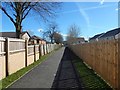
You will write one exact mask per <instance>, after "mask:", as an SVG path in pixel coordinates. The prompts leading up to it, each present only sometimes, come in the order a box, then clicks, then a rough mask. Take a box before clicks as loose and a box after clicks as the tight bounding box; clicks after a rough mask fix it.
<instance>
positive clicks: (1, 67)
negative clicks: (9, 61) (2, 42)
mask: <svg viewBox="0 0 120 90" xmlns="http://www.w3.org/2000/svg"><path fill="white" fill-rule="evenodd" d="M5 63H6V62H5V56H0V80H1V79H2V78H5V76H6V72H5V69H6V68H5Z"/></svg>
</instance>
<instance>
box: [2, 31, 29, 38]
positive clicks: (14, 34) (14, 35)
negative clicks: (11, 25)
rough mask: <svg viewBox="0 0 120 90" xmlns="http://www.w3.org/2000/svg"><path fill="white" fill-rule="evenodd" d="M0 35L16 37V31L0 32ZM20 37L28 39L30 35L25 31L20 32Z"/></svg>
mask: <svg viewBox="0 0 120 90" xmlns="http://www.w3.org/2000/svg"><path fill="white" fill-rule="evenodd" d="M0 37H9V38H17V36H16V32H0ZM20 37H21V38H22V39H24V40H29V39H30V37H31V36H30V34H29V33H28V32H27V31H25V32H22V33H21V35H20Z"/></svg>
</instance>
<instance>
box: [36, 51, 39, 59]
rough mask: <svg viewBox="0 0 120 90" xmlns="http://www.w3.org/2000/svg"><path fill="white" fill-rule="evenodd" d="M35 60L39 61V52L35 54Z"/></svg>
mask: <svg viewBox="0 0 120 90" xmlns="http://www.w3.org/2000/svg"><path fill="white" fill-rule="evenodd" d="M36 60H39V52H37V53H36Z"/></svg>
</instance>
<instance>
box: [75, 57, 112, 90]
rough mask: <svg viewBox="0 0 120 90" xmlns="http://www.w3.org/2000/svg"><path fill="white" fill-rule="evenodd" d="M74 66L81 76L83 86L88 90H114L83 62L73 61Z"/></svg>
mask: <svg viewBox="0 0 120 90" xmlns="http://www.w3.org/2000/svg"><path fill="white" fill-rule="evenodd" d="M73 64H74V66H75V68H76V70H77V72H78V74H79V76H80V81H81V85H82V87H83V88H85V90H86V89H90V88H92V89H95V88H97V89H99V90H106V89H110V90H113V89H112V88H111V87H110V86H109V85H108V84H107V83H106V82H105V81H104V80H102V78H100V77H99V76H98V75H97V74H95V72H94V71H93V70H92V69H89V68H88V67H87V66H86V65H85V64H84V63H83V61H82V60H80V59H76V60H73Z"/></svg>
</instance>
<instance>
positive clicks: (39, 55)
mask: <svg viewBox="0 0 120 90" xmlns="http://www.w3.org/2000/svg"><path fill="white" fill-rule="evenodd" d="M40 57H41V45H39V59H40Z"/></svg>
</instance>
